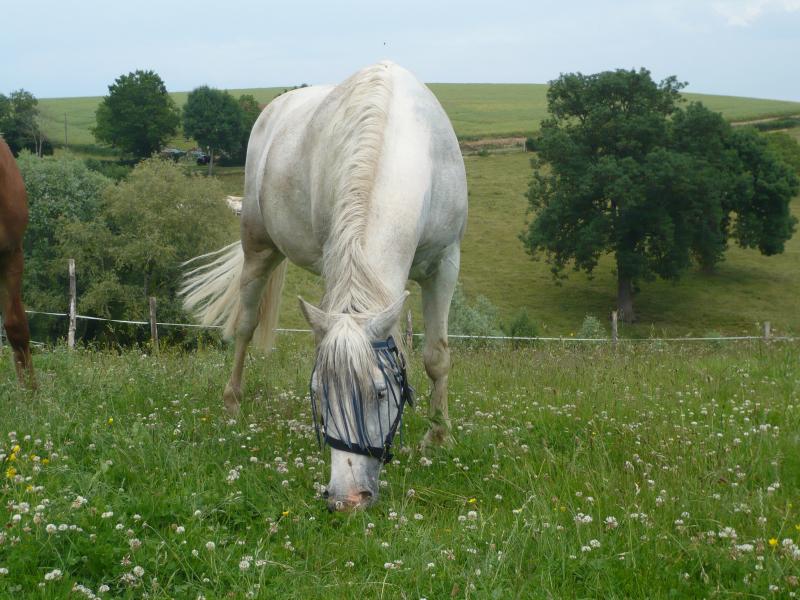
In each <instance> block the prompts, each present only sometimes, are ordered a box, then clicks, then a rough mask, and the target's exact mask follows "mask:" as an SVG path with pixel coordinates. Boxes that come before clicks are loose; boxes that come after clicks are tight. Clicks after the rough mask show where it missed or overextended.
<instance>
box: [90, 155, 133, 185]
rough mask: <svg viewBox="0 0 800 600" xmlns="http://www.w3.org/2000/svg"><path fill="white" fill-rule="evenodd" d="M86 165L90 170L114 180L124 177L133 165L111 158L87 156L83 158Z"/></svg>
mask: <svg viewBox="0 0 800 600" xmlns="http://www.w3.org/2000/svg"><path fill="white" fill-rule="evenodd" d="M84 162H85V163H86V167H87V168H88V169H89V170H90V171H94V172H95V173H100V174H101V175H105V176H106V177H108V178H109V179H113V180H114V181H121V180H123V179H125V178H126V177H127V176H128V174H129V173H130V172H131V171H132V170H133V167H132V166H131V165H128V164H124V163H122V162H117V161H111V160H98V159H96V158H87V159H85V160H84Z"/></svg>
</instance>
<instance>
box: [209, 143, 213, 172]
mask: <svg viewBox="0 0 800 600" xmlns="http://www.w3.org/2000/svg"><path fill="white" fill-rule="evenodd" d="M213 172H214V149H213V148H209V149H208V175H209V176H211V173H213Z"/></svg>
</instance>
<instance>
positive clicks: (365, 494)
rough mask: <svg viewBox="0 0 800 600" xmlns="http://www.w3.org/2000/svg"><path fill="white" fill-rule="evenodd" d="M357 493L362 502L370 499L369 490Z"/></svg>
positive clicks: (370, 493)
mask: <svg viewBox="0 0 800 600" xmlns="http://www.w3.org/2000/svg"><path fill="white" fill-rule="evenodd" d="M358 495H359V497H360V498H361V503H362V504H365V503H367V502H369V501H370V500H372V492H370V491H369V490H364V491H362V492H359V493H358Z"/></svg>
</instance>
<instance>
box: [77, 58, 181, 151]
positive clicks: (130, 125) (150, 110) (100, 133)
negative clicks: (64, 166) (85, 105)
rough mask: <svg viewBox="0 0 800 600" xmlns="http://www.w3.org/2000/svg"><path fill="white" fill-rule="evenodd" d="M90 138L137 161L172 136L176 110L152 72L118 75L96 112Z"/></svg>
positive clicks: (176, 117)
mask: <svg viewBox="0 0 800 600" xmlns="http://www.w3.org/2000/svg"><path fill="white" fill-rule="evenodd" d="M96 120H97V125H96V126H95V128H94V130H93V131H94V136H95V138H96V139H97V141H99V142H104V143H107V144H110V145H112V146H114V147H115V148H118V149H120V150H122V151H123V152H126V153H128V154H132V155H133V156H135V157H137V158H146V157H148V156H150V155H151V154H153V153H154V152H157V151H158V150H159V149H160V148H161V147H162V146H163V145H164V144H165V143H166V141H167V140H169V139H170V138H171V137H173V136H174V135H175V133H176V132H177V130H178V125H179V123H180V111H179V110H178V107H177V106H176V105H175V102H174V101H173V100H172V98H171V97H170V96H169V94H168V93H167V88H166V86H165V85H164V82H163V81H162V80H161V77H159V76H158V74H157V73H155V72H153V71H134V72H133V73H128V74H127V75H121V76H119V77H118V78H117V79H116V80H115V81H114V83H113V84H111V85H110V86H108V96H106V97H105V98H103V101H102V102H101V103H100V106H98V107H97V112H96Z"/></svg>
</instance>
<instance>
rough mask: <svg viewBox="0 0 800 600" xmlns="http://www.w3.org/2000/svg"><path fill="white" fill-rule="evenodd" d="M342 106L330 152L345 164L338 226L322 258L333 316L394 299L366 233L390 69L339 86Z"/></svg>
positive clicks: (377, 68)
mask: <svg viewBox="0 0 800 600" xmlns="http://www.w3.org/2000/svg"><path fill="white" fill-rule="evenodd" d="M340 87H341V88H342V90H343V93H342V94H341V96H340V98H339V105H338V107H337V108H336V110H335V111H334V113H333V116H332V118H331V120H330V125H329V127H328V136H326V137H327V138H328V139H330V140H332V141H333V144H334V147H333V148H332V149H331V151H332V152H334V153H335V154H336V155H337V156H341V157H343V158H344V161H343V164H342V166H341V168H340V170H339V172H338V173H337V174H336V176H335V178H336V186H335V194H336V196H335V203H334V210H333V223H332V225H333V226H332V228H331V235H330V236H329V238H328V240H327V242H326V244H325V247H324V249H323V256H322V274H323V277H324V279H325V288H326V289H325V296H324V298H323V300H322V306H321V308H322V309H323V310H325V311H327V312H332V313H345V312H347V313H364V312H377V311H379V310H382V309H383V308H385V307H387V306H388V305H389V304H390V303H391V302H392V300H394V298H392V297H391V296H390V295H389V292H388V290H387V289H386V287H385V286H384V285H383V284H382V283H381V277H380V276H379V274H377V273H375V272H374V270H373V269H372V268H371V267H370V265H369V263H368V262H367V258H366V256H365V254H364V232H365V228H366V223H367V215H368V212H369V208H370V204H371V202H372V190H373V187H374V183H375V176H376V174H377V171H378V162H379V160H380V156H381V149H382V147H383V138H384V130H385V128H386V121H387V117H388V111H389V103H390V100H391V95H392V87H391V79H390V77H389V72H388V68H387V65H385V64H383V63H381V64H377V65H373V66H371V67H368V68H366V69H364V70H362V71H359V72H358V73H356V74H355V75H353V76H352V77H351V78H350V79H348V80H347V81H345V82H344V83H342V85H341V86H340Z"/></svg>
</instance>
